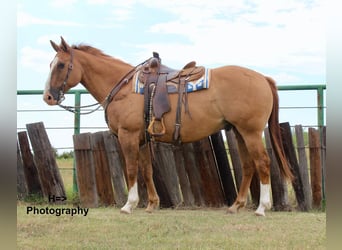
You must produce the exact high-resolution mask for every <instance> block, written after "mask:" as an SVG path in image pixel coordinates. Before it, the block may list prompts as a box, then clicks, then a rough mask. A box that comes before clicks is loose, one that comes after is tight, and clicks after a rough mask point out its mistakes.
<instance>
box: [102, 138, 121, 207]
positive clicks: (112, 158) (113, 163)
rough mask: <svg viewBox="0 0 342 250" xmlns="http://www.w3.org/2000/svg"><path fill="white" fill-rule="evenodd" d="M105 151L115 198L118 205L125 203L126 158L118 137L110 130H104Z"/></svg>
mask: <svg viewBox="0 0 342 250" xmlns="http://www.w3.org/2000/svg"><path fill="white" fill-rule="evenodd" d="M103 139H104V145H105V151H106V155H107V160H108V165H109V168H110V173H111V177H112V182H113V186H114V199H115V203H116V205H117V206H123V205H125V203H126V201H127V185H126V182H125V179H124V173H123V167H122V165H124V164H125V163H124V159H123V156H122V153H121V148H120V144H119V142H118V139H117V138H116V137H115V136H114V135H113V134H112V133H111V132H110V131H104V132H103Z"/></svg>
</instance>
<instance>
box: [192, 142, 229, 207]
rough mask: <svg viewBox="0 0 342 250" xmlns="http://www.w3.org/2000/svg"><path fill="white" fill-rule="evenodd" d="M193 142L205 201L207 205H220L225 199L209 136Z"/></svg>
mask: <svg viewBox="0 0 342 250" xmlns="http://www.w3.org/2000/svg"><path fill="white" fill-rule="evenodd" d="M193 144H194V149H195V157H196V160H197V164H198V168H199V170H200V174H201V179H202V185H203V187H204V188H203V193H204V197H205V203H206V205H207V206H212V207H220V206H222V205H223V204H225V199H224V194H223V190H222V186H221V181H220V179H219V176H218V170H217V163H216V159H215V155H214V154H213V150H212V146H211V142H210V138H209V137H207V138H205V139H202V140H200V141H198V142H194V143H193Z"/></svg>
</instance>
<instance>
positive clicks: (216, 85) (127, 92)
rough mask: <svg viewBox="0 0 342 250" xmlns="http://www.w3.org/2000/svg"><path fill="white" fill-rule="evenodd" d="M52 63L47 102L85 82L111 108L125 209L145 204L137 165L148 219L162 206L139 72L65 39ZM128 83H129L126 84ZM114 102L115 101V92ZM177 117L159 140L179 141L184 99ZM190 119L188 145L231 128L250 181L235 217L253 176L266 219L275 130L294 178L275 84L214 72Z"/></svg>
mask: <svg viewBox="0 0 342 250" xmlns="http://www.w3.org/2000/svg"><path fill="white" fill-rule="evenodd" d="M50 42H51V45H52V47H53V49H54V50H55V51H56V52H57V54H56V56H55V57H54V59H53V61H52V62H51V64H50V74H49V76H48V79H47V81H46V87H45V91H44V97H43V98H44V101H45V102H46V103H47V104H49V105H57V104H60V103H61V101H62V100H63V99H64V96H63V94H64V93H65V92H67V91H68V90H69V89H70V88H72V87H74V86H76V85H77V84H78V83H81V84H82V85H83V86H84V87H85V88H86V89H87V90H88V91H89V92H90V93H91V94H92V96H93V97H94V98H95V99H96V100H97V101H98V102H99V103H101V104H102V106H104V107H106V111H107V119H108V127H109V128H110V129H111V131H112V132H113V133H114V134H116V135H117V136H118V140H119V142H120V145H121V147H122V152H123V155H124V158H125V163H126V170H127V177H128V183H127V185H128V199H127V202H126V204H125V205H124V206H123V207H122V208H121V212H123V213H131V212H132V210H133V209H134V208H135V207H136V206H137V204H138V201H139V196H138V187H137V174H138V166H140V169H141V171H142V173H143V177H144V181H145V183H146V186H147V192H148V206H147V208H146V211H147V212H152V211H153V210H154V209H155V208H157V207H158V206H159V197H158V194H157V192H156V189H155V186H154V183H153V179H152V165H151V158H150V151H149V150H148V147H146V146H145V145H144V143H145V124H144V96H143V95H140V94H136V93H133V92H132V85H131V81H132V79H131V78H127V79H125V77H127V74H128V73H129V72H132V71H134V70H135V69H136V68H135V67H133V66H131V65H130V64H128V63H125V62H123V61H121V60H119V59H116V58H113V57H110V56H108V55H105V54H104V53H102V51H100V50H98V49H96V48H94V47H91V46H86V45H79V46H75V45H73V46H69V45H68V44H67V43H66V42H65V40H64V39H63V38H61V44H60V45H57V44H56V43H54V42H53V41H50ZM122 79H124V80H122ZM113 88H114V89H115V90H114V92H115V94H114V96H113V98H112V100H110V102H109V101H108V98H106V97H107V96H108V94H109V93H110V92H113V91H112V90H113ZM169 97H170V104H171V111H170V112H168V113H166V114H165V115H164V124H165V128H166V133H165V134H164V135H163V136H160V137H156V138H155V139H156V140H157V141H161V142H172V140H173V137H172V135H173V132H174V126H175V119H176V118H175V117H176V105H177V98H178V95H177V94H170V96H169ZM188 103H189V109H190V112H191V117H190V116H189V114H188V113H185V112H184V109H183V111H182V124H181V131H180V136H181V138H182V142H193V141H197V140H200V139H202V138H205V137H207V136H209V135H211V134H213V133H215V132H217V131H219V130H221V129H223V128H224V127H225V126H227V125H230V126H232V127H233V130H234V132H235V134H236V137H237V142H238V147H239V152H240V157H241V161H242V166H243V177H242V182H241V186H240V188H239V193H238V196H237V198H236V201H235V202H234V203H233V205H232V206H231V207H229V208H228V212H230V213H236V212H237V211H238V209H239V208H241V207H244V206H245V205H246V201H247V195H248V189H249V186H250V183H251V179H252V177H253V174H254V173H255V172H257V174H258V176H259V178H260V202H259V207H258V208H257V210H256V211H255V214H256V215H262V216H264V215H265V209H269V208H270V207H271V202H270V159H269V157H268V154H267V153H266V151H265V148H264V145H263V141H262V134H263V130H264V128H265V126H266V124H267V123H268V127H269V131H270V134H271V141H272V144H273V147H274V150H275V154H276V158H277V160H278V162H279V168H280V172H281V173H282V175H283V176H284V177H285V178H291V177H292V175H291V171H290V169H289V166H288V163H287V161H286V159H285V156H284V150H283V146H282V143H281V137H280V128H279V124H278V108H279V107H278V104H279V100H278V94H277V88H276V86H275V82H274V81H273V80H272V79H271V78H269V77H266V76H263V75H261V74H260V73H257V72H255V71H253V70H250V69H247V68H243V67H238V66H224V67H219V68H213V69H211V81H210V88H209V89H207V90H201V91H197V92H193V93H189V94H188Z"/></svg>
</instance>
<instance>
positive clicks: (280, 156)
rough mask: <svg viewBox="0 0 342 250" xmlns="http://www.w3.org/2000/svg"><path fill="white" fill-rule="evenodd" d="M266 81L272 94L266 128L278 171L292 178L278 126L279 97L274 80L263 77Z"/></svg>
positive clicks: (287, 177)
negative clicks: (271, 104) (270, 109)
mask: <svg viewBox="0 0 342 250" xmlns="http://www.w3.org/2000/svg"><path fill="white" fill-rule="evenodd" d="M265 78H266V80H267V81H268V83H269V85H270V88H271V90H272V95H273V108H272V112H271V115H270V118H269V119H268V129H269V133H270V137H271V143H272V146H273V150H274V151H275V156H276V159H277V161H278V165H279V169H280V173H281V174H282V176H283V177H285V178H286V179H289V180H292V179H293V175H292V173H291V170H290V166H289V163H288V161H287V159H286V157H285V151H284V147H283V143H282V140H281V134H280V129H281V128H280V126H279V97H278V92H277V87H276V83H275V81H274V80H273V79H272V78H270V77H267V76H266V77H265Z"/></svg>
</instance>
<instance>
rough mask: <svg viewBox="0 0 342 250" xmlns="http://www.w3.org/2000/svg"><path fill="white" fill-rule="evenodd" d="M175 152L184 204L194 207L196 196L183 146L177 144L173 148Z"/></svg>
mask: <svg viewBox="0 0 342 250" xmlns="http://www.w3.org/2000/svg"><path fill="white" fill-rule="evenodd" d="M173 154H174V158H175V164H176V170H177V174H178V179H179V184H180V186H181V191H182V196H183V203H184V206H186V207H193V206H194V205H195V198H194V195H193V194H192V191H191V186H190V182H189V177H188V174H187V172H186V169H185V159H184V156H183V152H182V147H181V146H175V147H174V148H173Z"/></svg>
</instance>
